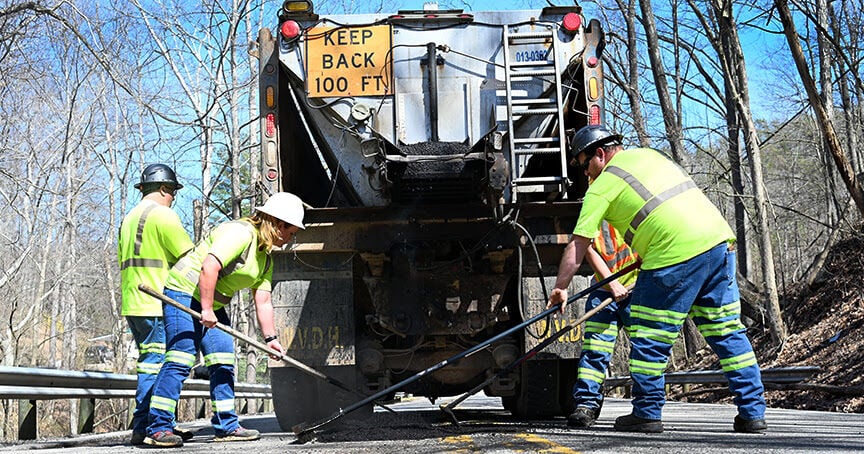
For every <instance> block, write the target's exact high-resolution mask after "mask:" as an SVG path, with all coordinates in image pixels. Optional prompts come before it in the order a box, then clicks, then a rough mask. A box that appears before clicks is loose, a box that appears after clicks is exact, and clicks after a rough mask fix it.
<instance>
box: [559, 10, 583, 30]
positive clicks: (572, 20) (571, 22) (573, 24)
mask: <svg viewBox="0 0 864 454" xmlns="http://www.w3.org/2000/svg"><path fill="white" fill-rule="evenodd" d="M561 26H562V27H564V30H567V32H569V33H570V34H573V33H576V32H578V31H579V28H580V27H582V16H580V15H578V14H576V13H567V14H565V15H564V19H563V20H561Z"/></svg>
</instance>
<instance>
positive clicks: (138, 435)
mask: <svg viewBox="0 0 864 454" xmlns="http://www.w3.org/2000/svg"><path fill="white" fill-rule="evenodd" d="M145 438H147V433H146V432H132V438H130V439H129V443H130V444H131V445H132V446H141V445H143V444H144V439H145Z"/></svg>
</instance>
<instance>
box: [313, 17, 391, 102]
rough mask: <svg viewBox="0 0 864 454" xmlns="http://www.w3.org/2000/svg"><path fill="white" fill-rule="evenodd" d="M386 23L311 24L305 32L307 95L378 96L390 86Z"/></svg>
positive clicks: (389, 37) (389, 32) (388, 32)
mask: <svg viewBox="0 0 864 454" xmlns="http://www.w3.org/2000/svg"><path fill="white" fill-rule="evenodd" d="M391 43H392V31H391V29H390V26H389V25H372V26H364V27H315V28H313V29H311V30H309V31H308V32H307V33H306V92H307V93H308V96H309V97H310V98H323V97H339V96H381V95H386V94H388V91H389V88H390V87H391V86H392V85H391V83H390V77H391V74H392V71H391V68H390V67H389V62H390V61H392V60H391V59H390V58H389V57H390V56H389V52H390V47H391Z"/></svg>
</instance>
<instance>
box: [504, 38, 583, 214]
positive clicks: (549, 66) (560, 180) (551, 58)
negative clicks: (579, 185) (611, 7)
mask: <svg viewBox="0 0 864 454" xmlns="http://www.w3.org/2000/svg"><path fill="white" fill-rule="evenodd" d="M555 42H556V37H555V31H554V30H552V29H549V30H546V31H532V32H527V33H524V32H523V33H520V32H518V31H511V28H510V27H509V26H508V25H504V31H503V43H504V82H505V89H506V92H507V96H506V102H507V128H508V129H507V132H508V134H507V136H508V140H509V143H510V183H511V192H512V197H513V200H514V201H516V200H518V198H519V194H520V193H545V194H546V198H547V199H554V198H556V197H557V196H558V194H560V193H565V194H566V192H565V190H566V189H567V186H568V184H569V181H568V179H567V147H566V143H567V142H566V139H565V132H564V128H563V127H562V125H563V124H564V109H563V107H562V105H563V100H562V99H561V68H560V67H559V64H558V59H557V58H556V56H557V50H556V48H555ZM538 43H543V44H545V43H549V47H548V53H547V56H546V58H545V59H539V60H537V61H520V62H514V61H511V58H512V56H511V54H510V51H511V49H514V48H516V49H518V48H520V47H521V48H526V49H527V48H530V49H532V50H534V49H537V44H538ZM536 78H542V79H547V80H549V81H550V82H552V83H553V84H554V87H553V88H554V89H553V90H544V92H545V93H548V94H549V96H548V97H546V96H543V95H542V94H541V97H540V98H537V97H534V96H532V94H531V93H530V92H529V91H524V90H516V89H514V87H518V86H519V85H520V83H521V84H530V83H532V81H533V83H535V84H536ZM529 116H532V117H535V118H537V120H535V123H533V124H535V125H536V124H541V125H542V126H541V127H539V128H536V127H523V128H519V127H518V126H520V124H524V123H528V118H526V117H529ZM543 130H545V131H553V132H551V133H548V134H545V135H540V134H538V133H537V132H536V131H543ZM538 155H553V156H556V157H558V159H559V160H560V166H559V167H558V170H557V174H554V173H555V172H553V174H551V175H532V176H522V175H523V174H524V173H525V170H526V166H527V164H528V160H529V159H530V158H531V157H532V156H538Z"/></svg>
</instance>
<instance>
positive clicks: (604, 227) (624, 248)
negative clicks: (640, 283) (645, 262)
mask: <svg viewBox="0 0 864 454" xmlns="http://www.w3.org/2000/svg"><path fill="white" fill-rule="evenodd" d="M593 246H594V250H596V251H597V253H598V254H600V257H602V258H603V261H604V262H606V266H607V267H608V268H609V271H611V272H612V273H613V274H614V273H617V272H618V271H619V270H621V269H624V268H625V267H627V266H628V265H630V264H631V263H635V262H636V261H638V260H639V256H638V255H637V254H636V253H635V252H633V250H632V249H630V246H628V245H627V243H625V242H624V239H623V238H621V235H620V234H619V233H618V231H617V230H615V228H614V227H612V226H611V225H609V223H608V222H606V221H603V223H602V224H601V226H600V233H598V234H597V236H595V237H594V243H593ZM637 275H638V270H633V271H631V272H629V273H627V274H625V275H623V276H621V277H619V278H618V282H619V283H621V285H623V286H625V287H626V286H628V285H630V284H635V283H636V276H637ZM594 279H596V280H597V281H600V280H602V279H603V276H600V275H599V274H597V273H596V272H595V273H594Z"/></svg>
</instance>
